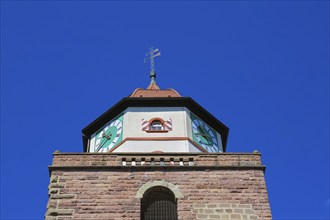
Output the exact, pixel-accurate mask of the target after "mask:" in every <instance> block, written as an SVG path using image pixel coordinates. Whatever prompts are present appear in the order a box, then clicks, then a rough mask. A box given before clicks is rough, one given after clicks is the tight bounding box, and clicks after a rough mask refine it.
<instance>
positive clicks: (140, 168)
mask: <svg viewBox="0 0 330 220" xmlns="http://www.w3.org/2000/svg"><path fill="white" fill-rule="evenodd" d="M48 169H49V172H52V171H59V170H63V171H68V170H69V171H70V170H75V171H77V170H81V171H88V170H95V169H97V170H104V171H109V170H111V171H123V170H125V171H127V170H135V171H154V170H166V171H178V170H184V171H192V170H204V171H205V172H208V171H211V170H233V169H234V170H262V171H265V170H266V166H264V165H244V164H243V165H232V166H203V165H201V166H150V165H148V166H108V165H85V166H48Z"/></svg>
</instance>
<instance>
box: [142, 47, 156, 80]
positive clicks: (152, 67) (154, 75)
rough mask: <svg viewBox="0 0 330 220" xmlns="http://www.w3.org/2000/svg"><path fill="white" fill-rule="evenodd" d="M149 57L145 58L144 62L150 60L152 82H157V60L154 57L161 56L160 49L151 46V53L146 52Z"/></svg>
mask: <svg viewBox="0 0 330 220" xmlns="http://www.w3.org/2000/svg"><path fill="white" fill-rule="evenodd" d="M146 56H147V58H145V59H144V62H147V61H148V60H150V80H151V81H150V84H153V83H156V81H155V79H156V72H155V62H154V58H155V57H158V56H160V51H159V50H158V48H156V49H154V48H153V47H150V49H149V53H147V54H146Z"/></svg>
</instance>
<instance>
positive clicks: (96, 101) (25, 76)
mask: <svg viewBox="0 0 330 220" xmlns="http://www.w3.org/2000/svg"><path fill="white" fill-rule="evenodd" d="M150 46H155V47H158V48H159V49H160V50H161V53H162V55H161V57H159V58H157V60H156V71H157V73H158V76H157V82H158V84H159V86H160V87H161V88H174V89H176V90H177V91H178V92H179V93H181V95H183V96H189V97H192V98H193V99H194V100H195V101H197V102H198V103H199V104H200V105H202V106H203V107H204V108H206V109H207V110H208V111H209V112H210V113H212V114H213V115H214V116H215V117H217V118H218V119H219V120H220V121H222V122H223V123H225V124H226V125H227V126H228V127H229V128H230V132H229V140H228V146H227V150H228V152H252V151H253V150H255V149H257V150H259V151H260V152H261V153H262V161H263V163H264V164H265V165H266V166H267V169H266V183H267V187H268V191H269V198H270V204H271V208H272V213H273V217H274V219H283V220H286V219H297V220H300V219H306V220H314V219H329V203H330V201H329V2H328V1H233V2H231V1H222V2H218V1H207V2H202V1H192V2H189V1H180V2H174V1H171V2H152V1H143V2H134V1H126V2H108V1H68V2H65V1H1V219H42V218H43V216H44V213H45V211H46V203H47V199H48V197H47V186H48V184H49V174H48V165H50V164H51V160H52V153H53V152H54V151H55V150H60V151H61V152H81V151H82V138H81V130H82V128H84V127H85V126H86V125H88V124H89V123H90V122H92V121H93V120H94V119H95V118H96V117H98V116H99V115H100V114H102V113H103V112H105V111H106V110H107V109H108V108H110V107H111V106H112V105H114V104H115V103H116V102H118V101H119V100H120V99H121V98H123V97H125V96H128V95H129V94H130V93H131V92H133V90H134V89H135V88H137V87H144V88H145V87H146V86H147V85H148V83H149V78H148V71H149V66H148V65H147V64H144V63H143V59H144V56H145V53H146V52H148V48H149V47H150Z"/></svg>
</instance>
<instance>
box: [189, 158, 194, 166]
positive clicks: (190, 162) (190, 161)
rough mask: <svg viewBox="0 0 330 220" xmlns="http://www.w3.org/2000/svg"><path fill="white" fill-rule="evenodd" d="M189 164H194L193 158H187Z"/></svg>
mask: <svg viewBox="0 0 330 220" xmlns="http://www.w3.org/2000/svg"><path fill="white" fill-rule="evenodd" d="M189 166H194V158H189Z"/></svg>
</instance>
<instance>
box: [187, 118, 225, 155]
mask: <svg viewBox="0 0 330 220" xmlns="http://www.w3.org/2000/svg"><path fill="white" fill-rule="evenodd" d="M190 118H191V127H192V136H193V141H194V142H195V143H197V144H198V145H200V146H201V147H203V148H204V149H205V150H207V151H208V152H219V151H220V149H219V142H218V137H217V132H216V131H215V130H214V129H213V128H211V127H209V126H208V125H207V124H206V123H205V122H204V121H202V120H201V119H199V118H198V117H197V116H196V115H194V114H193V113H191V112H190Z"/></svg>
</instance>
